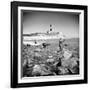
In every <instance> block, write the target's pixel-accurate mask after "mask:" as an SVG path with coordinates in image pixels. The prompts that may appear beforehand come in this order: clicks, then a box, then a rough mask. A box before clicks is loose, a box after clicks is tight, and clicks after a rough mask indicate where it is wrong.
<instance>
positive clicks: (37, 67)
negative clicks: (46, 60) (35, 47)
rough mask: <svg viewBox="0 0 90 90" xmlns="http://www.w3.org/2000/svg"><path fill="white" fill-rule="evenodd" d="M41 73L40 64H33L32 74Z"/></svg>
mask: <svg viewBox="0 0 90 90" xmlns="http://www.w3.org/2000/svg"><path fill="white" fill-rule="evenodd" d="M40 73H41V66H40V65H34V67H33V71H32V75H34V76H37V75H40Z"/></svg>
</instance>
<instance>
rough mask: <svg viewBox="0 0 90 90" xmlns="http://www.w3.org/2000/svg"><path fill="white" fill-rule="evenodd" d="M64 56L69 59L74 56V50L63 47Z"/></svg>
mask: <svg viewBox="0 0 90 90" xmlns="http://www.w3.org/2000/svg"><path fill="white" fill-rule="evenodd" d="M63 56H64V59H65V60H68V59H69V58H70V57H71V56H72V52H71V51H69V50H68V49H65V48H64V49H63Z"/></svg>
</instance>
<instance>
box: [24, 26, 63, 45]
mask: <svg viewBox="0 0 90 90" xmlns="http://www.w3.org/2000/svg"><path fill="white" fill-rule="evenodd" d="M60 38H61V39H64V35H63V34H62V32H55V31H53V29H52V25H51V24H50V29H49V30H48V31H46V32H45V33H32V34H24V35H23V44H25V45H26V44H30V45H40V44H42V43H45V42H46V41H47V40H50V39H60Z"/></svg>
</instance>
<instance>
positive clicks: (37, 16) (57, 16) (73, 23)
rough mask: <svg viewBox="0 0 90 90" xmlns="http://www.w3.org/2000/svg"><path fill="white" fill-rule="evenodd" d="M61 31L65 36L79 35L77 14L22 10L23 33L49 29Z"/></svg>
mask: <svg viewBox="0 0 90 90" xmlns="http://www.w3.org/2000/svg"><path fill="white" fill-rule="evenodd" d="M50 24H51V25H52V30H53V31H55V32H62V33H63V34H64V35H65V36H66V37H67V38H77V37H79V15H78V14H76V13H67V12H48V11H23V14H22V25H23V34H30V33H36V32H46V31H47V30H49V29H50Z"/></svg>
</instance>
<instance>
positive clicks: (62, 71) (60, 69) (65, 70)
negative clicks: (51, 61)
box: [58, 67, 69, 75]
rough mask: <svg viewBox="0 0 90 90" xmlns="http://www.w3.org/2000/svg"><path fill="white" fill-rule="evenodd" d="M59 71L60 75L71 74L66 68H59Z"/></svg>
mask: <svg viewBox="0 0 90 90" xmlns="http://www.w3.org/2000/svg"><path fill="white" fill-rule="evenodd" d="M58 70H59V72H58V74H59V75H62V74H68V73H69V71H68V69H67V68H64V67H58Z"/></svg>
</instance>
